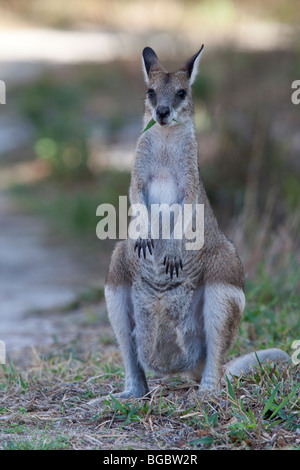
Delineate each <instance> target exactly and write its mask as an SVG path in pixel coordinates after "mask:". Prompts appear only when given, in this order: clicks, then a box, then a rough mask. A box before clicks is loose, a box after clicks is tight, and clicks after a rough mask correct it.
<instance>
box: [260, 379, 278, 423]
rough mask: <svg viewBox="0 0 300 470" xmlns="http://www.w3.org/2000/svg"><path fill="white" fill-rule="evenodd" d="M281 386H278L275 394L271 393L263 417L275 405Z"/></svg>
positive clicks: (274, 391)
mask: <svg viewBox="0 0 300 470" xmlns="http://www.w3.org/2000/svg"><path fill="white" fill-rule="evenodd" d="M280 385H281V383H279V384H278V385H276V387H275V388H274V390H273V392H272V393H271V395H270V398H269V400H268V401H267V403H266V406H265V408H264V411H263V412H262V416H264V415H265V414H266V413H267V411H269V409H270V408H271V406H272V405H273V402H274V400H275V397H276V394H277V392H278V389H279V387H280Z"/></svg>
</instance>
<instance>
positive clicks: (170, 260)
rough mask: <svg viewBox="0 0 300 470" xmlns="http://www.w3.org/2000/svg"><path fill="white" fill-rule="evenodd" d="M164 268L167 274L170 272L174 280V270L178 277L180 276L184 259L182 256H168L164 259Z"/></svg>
mask: <svg viewBox="0 0 300 470" xmlns="http://www.w3.org/2000/svg"><path fill="white" fill-rule="evenodd" d="M164 266H165V267H166V274H168V272H169V271H170V277H171V279H173V274H174V269H175V272H176V276H177V277H178V276H179V269H182V259H181V257H180V256H173V255H166V256H165V257H164Z"/></svg>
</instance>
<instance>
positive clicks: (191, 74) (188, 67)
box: [180, 44, 204, 85]
mask: <svg viewBox="0 0 300 470" xmlns="http://www.w3.org/2000/svg"><path fill="white" fill-rule="evenodd" d="M203 48H204V44H202V46H201V49H200V50H199V51H198V52H197V54H195V55H193V56H192V57H191V58H190V59H189V60H188V61H187V62H186V64H185V65H184V66H183V67H182V68H181V69H180V70H184V71H185V72H186V73H187V75H188V78H189V82H190V85H192V84H193V83H194V81H195V79H196V76H197V72H198V66H199V61H200V56H201V52H202V51H203Z"/></svg>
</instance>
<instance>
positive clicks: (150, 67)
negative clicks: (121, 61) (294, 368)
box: [142, 47, 163, 84]
mask: <svg viewBox="0 0 300 470" xmlns="http://www.w3.org/2000/svg"><path fill="white" fill-rule="evenodd" d="M142 63H143V70H144V75H145V81H146V83H147V84H148V83H149V74H150V72H153V71H154V70H163V68H162V66H161V64H160V62H159V60H158V57H157V55H156V54H155V52H154V50H153V49H151V47H145V49H144V50H143V61H142Z"/></svg>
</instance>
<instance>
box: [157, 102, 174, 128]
mask: <svg viewBox="0 0 300 470" xmlns="http://www.w3.org/2000/svg"><path fill="white" fill-rule="evenodd" d="M170 115H171V110H170V108H169V106H157V108H156V120H157V121H158V122H159V124H161V125H162V126H164V125H165V124H168V123H169V122H170V119H169V118H170Z"/></svg>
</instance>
